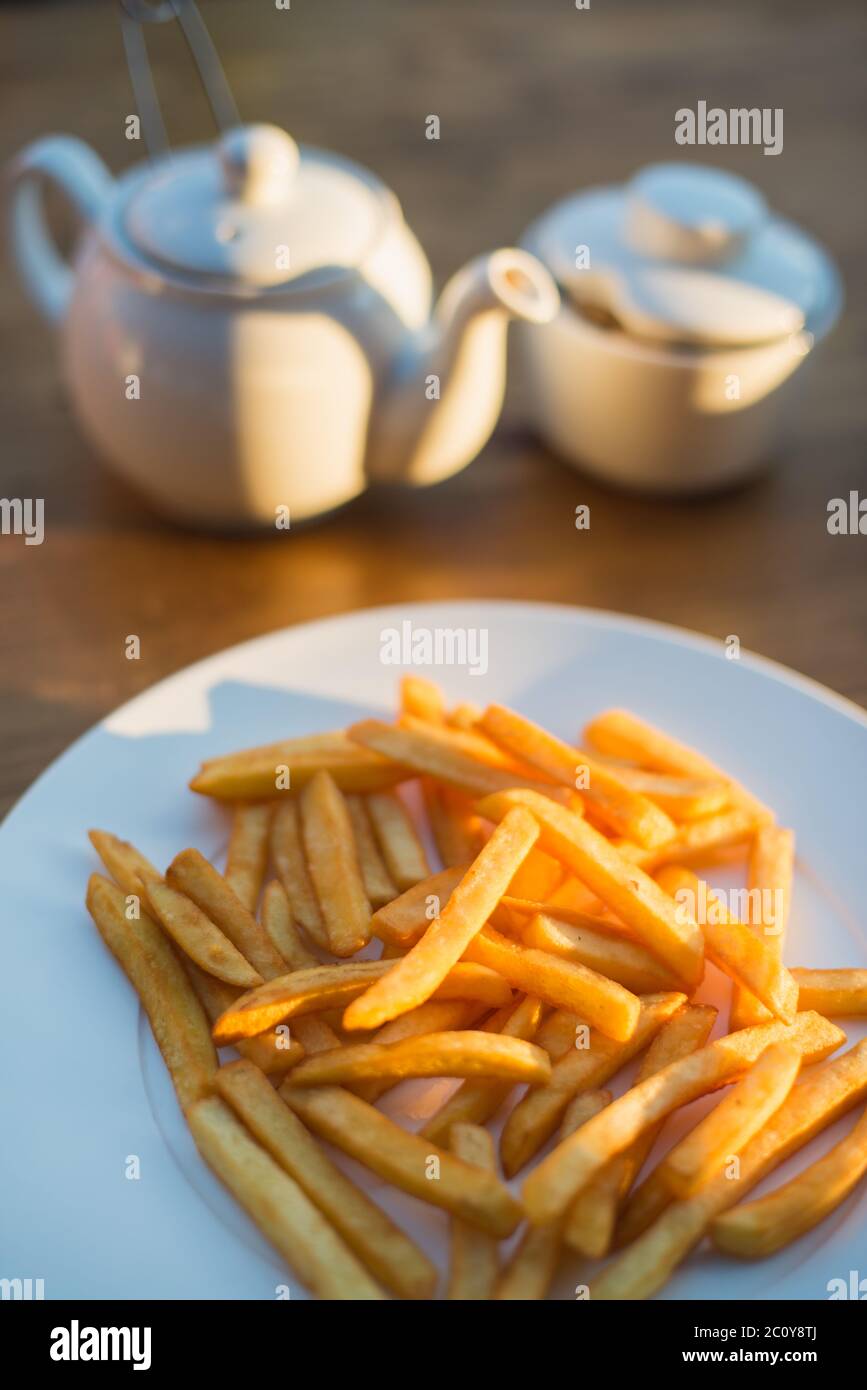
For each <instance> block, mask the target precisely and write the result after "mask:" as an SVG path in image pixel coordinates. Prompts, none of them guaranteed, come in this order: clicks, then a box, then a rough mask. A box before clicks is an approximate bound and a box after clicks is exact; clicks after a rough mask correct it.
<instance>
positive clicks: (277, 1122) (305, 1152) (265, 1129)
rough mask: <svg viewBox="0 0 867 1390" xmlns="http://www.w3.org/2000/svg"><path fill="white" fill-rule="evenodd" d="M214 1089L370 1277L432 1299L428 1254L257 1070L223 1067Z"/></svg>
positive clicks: (433, 1282) (398, 1290)
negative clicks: (345, 1170) (342, 1166)
mask: <svg viewBox="0 0 867 1390" xmlns="http://www.w3.org/2000/svg"><path fill="white" fill-rule="evenodd" d="M217 1090H218V1091H219V1093H220V1095H221V1096H222V1098H223V1100H225V1101H227V1102H228V1104H229V1105H231V1107H232V1109H233V1110H234V1111H235V1112H236V1113H237V1114H238V1116H239V1117H240V1118H241V1120H243V1122H244V1124H245V1125H246V1126H247V1128H248V1129H249V1130H250V1133H251V1134H252V1135H253V1136H254V1138H255V1139H257V1140H258V1142H259V1143H260V1144H261V1145H262V1147H263V1148H264V1149H266V1150H267V1151H268V1153H269V1154H270V1155H271V1157H272V1158H273V1159H275V1160H276V1162H277V1163H279V1165H280V1167H281V1168H282V1169H284V1170H285V1172H287V1173H288V1174H289V1176H290V1178H293V1179H294V1181H295V1182H296V1183H297V1184H298V1186H299V1187H300V1188H301V1190H302V1191H303V1192H304V1193H305V1194H306V1195H307V1197H309V1199H310V1201H311V1202H313V1203H314V1205H315V1206H316V1207H317V1208H318V1209H319V1211H321V1212H322V1214H323V1216H324V1217H325V1218H326V1220H328V1221H330V1222H331V1224H332V1226H333V1227H334V1229H335V1230H336V1231H337V1233H338V1235H339V1236H340V1237H341V1238H342V1239H343V1240H344V1241H345V1242H346V1244H347V1245H348V1246H349V1248H350V1250H352V1251H353V1252H354V1254H355V1255H357V1256H358V1258H359V1259H360V1260H361V1262H362V1263H363V1264H364V1265H365V1266H366V1268H367V1269H368V1270H369V1271H370V1273H371V1274H372V1275H373V1276H374V1278H376V1279H378V1280H379V1281H380V1283H381V1284H383V1285H384V1286H385V1288H387V1289H389V1290H390V1291H391V1292H392V1293H395V1294H397V1295H398V1297H400V1298H430V1297H431V1295H432V1294H433V1291H434V1288H435V1287H436V1277H437V1276H436V1269H435V1268H434V1266H433V1265H432V1264H431V1262H430V1260H429V1259H428V1258H427V1256H426V1255H423V1254H422V1252H421V1251H420V1250H419V1248H418V1246H417V1245H415V1244H414V1243H413V1241H411V1240H410V1239H409V1237H408V1236H407V1235H405V1234H404V1232H403V1231H401V1230H400V1228H399V1227H398V1226H396V1225H395V1224H394V1222H393V1221H392V1220H391V1218H390V1217H389V1216H386V1214H385V1212H384V1211H381V1210H380V1208H379V1207H378V1206H376V1205H375V1203H373V1202H372V1201H371V1200H370V1198H369V1197H367V1196H366V1194H365V1193H363V1192H362V1191H361V1189H360V1188H358V1187H356V1185H355V1183H354V1182H352V1181H351V1179H350V1178H348V1177H347V1176H346V1174H345V1173H343V1172H342V1171H341V1170H340V1169H339V1168H338V1167H337V1165H336V1164H335V1163H333V1162H332V1161H331V1159H330V1158H329V1157H328V1155H327V1154H326V1153H325V1151H324V1149H323V1148H322V1147H321V1145H320V1144H318V1143H317V1141H316V1140H315V1139H314V1138H313V1136H312V1135H311V1134H309V1133H308V1131H307V1130H306V1129H305V1128H304V1125H303V1124H302V1123H301V1121H300V1120H299V1119H298V1116H297V1115H296V1114H295V1113H294V1111H292V1110H291V1109H290V1108H289V1107H288V1106H287V1105H285V1104H284V1102H283V1101H282V1100H281V1099H280V1097H279V1095H277V1093H276V1092H275V1091H274V1090H273V1088H272V1087H271V1086H270V1085H269V1084H268V1083H267V1082H266V1081H265V1079H264V1078H263V1076H262V1074H261V1072H260V1071H258V1070H257V1068H256V1067H254V1066H251V1065H250V1063H249V1062H231V1063H230V1064H229V1065H228V1066H226V1067H221V1068H220V1070H219V1072H218V1073H217Z"/></svg>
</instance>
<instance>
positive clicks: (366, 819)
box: [346, 796, 398, 907]
mask: <svg viewBox="0 0 867 1390" xmlns="http://www.w3.org/2000/svg"><path fill="white" fill-rule="evenodd" d="M346 809H347V811H348V812H349V819H350V821H351V822H352V834H353V838H354V840H355V854H356V858H357V859H358V867H359V869H360V870H361V881H362V883H363V884H364V891H365V893H366V895H367V900H368V902H369V903H370V905H371V907H383V906H384V905H385V903H390V902H391V901H392V899H393V898H396V897H397V895H398V889H397V884H396V883H395V882H394V881H393V879H392V877H391V875H390V873H389V872H388V869H387V868H386V866H385V861H384V860H383V857H382V855H381V854H380V852H379V845H378V844H377V843H376V836H375V835H374V833H373V826H372V825H371V822H370V815H369V813H368V809H367V802H366V799H365V798H364V797H363V796H347V798H346Z"/></svg>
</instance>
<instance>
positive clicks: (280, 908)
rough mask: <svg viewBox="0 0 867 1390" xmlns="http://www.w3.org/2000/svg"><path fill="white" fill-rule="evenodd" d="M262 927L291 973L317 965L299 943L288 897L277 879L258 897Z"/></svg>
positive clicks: (310, 953) (302, 944) (310, 952)
mask: <svg viewBox="0 0 867 1390" xmlns="http://www.w3.org/2000/svg"><path fill="white" fill-rule="evenodd" d="M262 926H263V927H264V928H265V931H266V932H267V934H268V940H269V941H270V942H271V945H272V946H273V947H274V949H275V951H277V952H279V954H280V955H281V956H282V957H283V960H285V962H286V964H287V965H288V966H289V967H290V969H292V970H306V969H308V967H309V966H311V965H318V964H319V961H318V960H317V959H316V957H315V956H314V954H313V952H312V951H308V949H307V947H306V946H305V945H304V942H303V941H302V940H301V933H300V932H299V930H298V928H297V927H296V925H295V920H294V918H293V916H292V906H291V904H290V902H289V895H288V894H287V892H286V889H285V888H284V887H283V885H282V883H281V882H280V881H279V879H276V878H274V879H272V880H271V882H270V883H269V884H268V885H267V886H266V888H265V892H264V893H263V895H262Z"/></svg>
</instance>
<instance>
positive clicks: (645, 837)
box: [482, 705, 676, 848]
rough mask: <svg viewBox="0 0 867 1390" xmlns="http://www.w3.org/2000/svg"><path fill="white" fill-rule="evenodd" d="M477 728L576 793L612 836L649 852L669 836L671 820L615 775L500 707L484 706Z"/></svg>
mask: <svg viewBox="0 0 867 1390" xmlns="http://www.w3.org/2000/svg"><path fill="white" fill-rule="evenodd" d="M482 728H483V729H484V730H485V732H486V733H488V734H490V736H491V738H492V739H494V741H495V742H496V743H499V744H500V745H501V746H502V747H504V748H506V749H507V750H508V751H509V752H510V753H512V754H514V755H515V756H516V757H519V758H521V759H523V761H524V762H526V763H529V764H530V765H531V766H533V767H536V768H538V769H539V770H540V771H541V772H544V773H545V774H546V776H548V777H551V778H553V780H554V781H555V782H559V783H560V785H561V786H564V787H571V788H572V789H573V790H575V789H576V788H577V789H578V790H580V792H581V796H582V797H583V799H584V802H585V804H586V806H587V808H588V809H591V808H592V810H593V813H594V815H595V816H597V817H598V819H599V820H601V821H602V822H603V824H604V825H605V826H607V827H610V829H611V830H613V831H616V832H617V834H619V835H626V836H627V837H628V838H630V839H633V840H635V841H636V842H637V843H638V844H640V845H646V846H648V847H649V848H653V847H654V846H655V845H661V844H664V843H665V841H666V840H670V839H671V838H672V837H673V836H674V834H675V830H676V827H675V825H674V822H673V821H672V820H671V818H670V817H669V816H667V815H666V814H665V812H664V811H663V810H662V809H661V808H660V807H659V806H657V805H656V804H655V803H654V802H652V801H650V800H649V799H648V798H647V797H646V796H644V795H643V794H642V793H641V792H635V791H632V790H631V789H630V788H629V787H627V786H626V785H625V784H624V783H623V782H622V781H621V780H620V778H619V776H618V774H617V771H616V770H614V769H612V768H609V767H606V766H605V765H604V764H603V763H597V762H596V761H595V760H594V759H592V758H589V757H588V756H587V754H586V753H584V752H582V751H581V750H580V749H577V748H570V746H569V744H568V743H564V742H563V741H562V739H559V738H555V737H554V735H553V734H549V733H548V731H547V730H546V729H543V728H541V727H540V726H539V725H538V724H534V723H533V722H532V720H530V719H525V718H524V717H523V715H520V714H516V713H515V712H514V710H510V709H507V708H506V707H505V706H504V705H489V706H488V708H487V709H486V710H485V713H484V714H483V716H482Z"/></svg>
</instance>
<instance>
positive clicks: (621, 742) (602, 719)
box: [584, 709, 774, 823]
mask: <svg viewBox="0 0 867 1390" xmlns="http://www.w3.org/2000/svg"><path fill="white" fill-rule="evenodd" d="M584 732H585V735H586V737H587V738H588V739H589V740H590V742H591V743H592V744H593V746H594V747H595V748H597V749H598V750H599V752H600V753H606V754H608V755H610V756H611V757H614V758H627V759H629V760H631V761H633V762H636V763H639V764H640V765H641V766H642V767H644V768H648V769H649V770H650V771H652V772H666V773H673V774H674V775H675V776H681V777H700V778H710V779H711V781H717V780H720V779H722V780H723V781H724V782H725V783H726V785H727V787H728V789H729V796H730V799H731V800H732V801H734V802H737V804H738V805H740V806H743V807H744V809H745V810H748V811H749V812H750V813H751V814H752V815H753V816H755V817H757V819H758V820H759V821H761V822H763V823H764V822H767V821H772V820H773V819H774V817H773V813H772V812H771V811H769V810H768V808H767V806H763V805H762V803H761V802H760V801H758V800H757V799H756V798H755V797H754V796H753V795H752V794H751V793H750V792H748V791H747V790H746V788H745V787H742V786H741V785H740V784H739V783H738V782H735V781H734V779H733V778H731V777H729V776H727V774H726V773H724V772H721V771H720V769H719V768H718V767H717V766H716V765H715V764H714V763H712V762H711V761H710V759H709V758H706V757H704V755H703V754H701V753H697V752H696V751H695V750H694V749H692V748H687V747H686V745H685V744H683V743H679V742H678V740H677V739H675V738H672V737H671V736H670V735H669V734H665V733H663V732H662V730H661V729H656V728H654V727H653V725H652V724H647V723H646V722H645V721H644V720H643V719H639V718H638V716H637V715H635V714H630V713H629V711H628V710H622V709H612V710H607V711H606V712H605V713H604V714H600V715H598V716H597V718H596V719H592V720H591V721H590V723H589V724H588V725H587V727H586V729H585V730H584Z"/></svg>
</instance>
